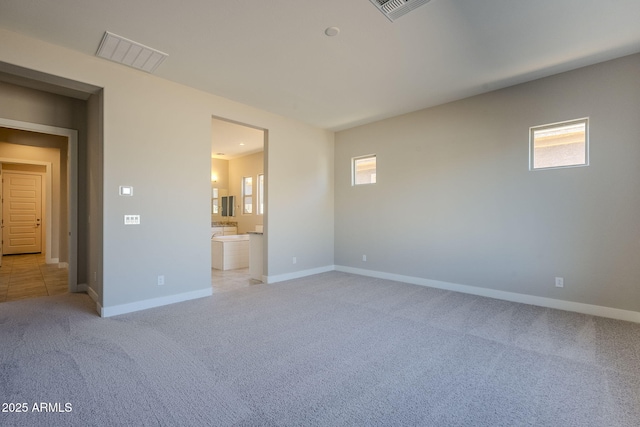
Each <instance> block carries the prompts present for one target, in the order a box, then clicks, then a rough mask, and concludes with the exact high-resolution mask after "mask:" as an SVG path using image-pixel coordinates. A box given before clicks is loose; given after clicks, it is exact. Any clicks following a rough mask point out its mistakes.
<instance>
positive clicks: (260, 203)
mask: <svg viewBox="0 0 640 427" xmlns="http://www.w3.org/2000/svg"><path fill="white" fill-rule="evenodd" d="M257 184H258V191H257V192H256V205H257V206H256V215H264V173H259V174H258V176H257Z"/></svg>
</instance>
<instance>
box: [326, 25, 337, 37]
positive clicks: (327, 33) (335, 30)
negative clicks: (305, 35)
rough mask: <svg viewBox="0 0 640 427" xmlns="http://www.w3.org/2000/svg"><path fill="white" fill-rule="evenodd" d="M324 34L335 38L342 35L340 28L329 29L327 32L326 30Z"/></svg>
mask: <svg viewBox="0 0 640 427" xmlns="http://www.w3.org/2000/svg"><path fill="white" fill-rule="evenodd" d="M324 33H325V34H326V35H328V36H329V37H334V36H337V35H338V34H340V28H338V27H329V28H327V29H326V30H324Z"/></svg>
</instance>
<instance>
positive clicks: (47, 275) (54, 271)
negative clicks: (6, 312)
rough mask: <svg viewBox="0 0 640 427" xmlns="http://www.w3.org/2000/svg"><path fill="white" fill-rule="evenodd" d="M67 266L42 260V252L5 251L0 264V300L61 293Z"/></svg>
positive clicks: (66, 286)
mask: <svg viewBox="0 0 640 427" xmlns="http://www.w3.org/2000/svg"><path fill="white" fill-rule="evenodd" d="M68 291H69V285H68V283H67V269H66V268H59V267H58V265H57V264H46V263H45V255H44V254H26V255H5V256H3V257H2V267H0V302H5V301H15V300H19V299H25V298H34V297H44V296H53V295H60V294H64V293H66V292H68Z"/></svg>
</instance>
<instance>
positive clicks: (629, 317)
mask: <svg viewBox="0 0 640 427" xmlns="http://www.w3.org/2000/svg"><path fill="white" fill-rule="evenodd" d="M335 270H336V271H342V272H344V273H352V274H358V275H360V276H368V277H376V278H378V279H387V280H395V281H398V282H404V283H411V284H414V285H420V286H428V287H430V288H438V289H444V290H447V291H455V292H462V293H465V294H471V295H478V296H483V297H488V298H495V299H500V300H505V301H511V302H519V303H523V304H530V305H537V306H540V307H547V308H555V309H558V310H565V311H573V312H576V313H582V314H590V315H593V316H601V317H608V318H611V319H617V320H626V321H628V322H635V323H640V312H637V311H630V310H621V309H619V308H612V307H604V306H600V305H592V304H584V303H580V302H573V301H564V300H558V299H553V298H546V297H537V296H534V295H526V294H519V293H516V292H507V291H498V290H495V289H487V288H479V287H476V286H469V285H460V284H457V283H450V282H442V281H439V280H430V279H423V278H421V277H413V276H404V275H401V274H393V273H385V272H382V271H373V270H365V269H362V268H354V267H346V266H341V265H337V266H335Z"/></svg>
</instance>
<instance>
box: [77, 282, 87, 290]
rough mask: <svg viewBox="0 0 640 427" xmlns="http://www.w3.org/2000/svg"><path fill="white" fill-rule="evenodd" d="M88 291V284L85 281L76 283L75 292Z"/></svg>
mask: <svg viewBox="0 0 640 427" xmlns="http://www.w3.org/2000/svg"><path fill="white" fill-rule="evenodd" d="M88 291H89V285H87V284H86V283H78V284H77V285H76V292H88Z"/></svg>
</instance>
